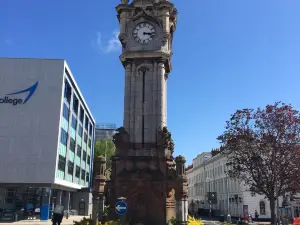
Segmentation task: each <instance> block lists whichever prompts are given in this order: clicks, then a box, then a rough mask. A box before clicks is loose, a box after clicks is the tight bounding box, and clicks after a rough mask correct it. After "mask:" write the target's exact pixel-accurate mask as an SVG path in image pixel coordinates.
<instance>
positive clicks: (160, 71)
mask: <svg viewBox="0 0 300 225" xmlns="http://www.w3.org/2000/svg"><path fill="white" fill-rule="evenodd" d="M164 84H165V65H164V63H163V62H160V63H159V64H158V68H157V118H156V123H157V128H158V129H162V128H163V127H164V126H165V125H166V124H165V109H166V105H165V102H164V91H165V90H164V87H165V85H164Z"/></svg>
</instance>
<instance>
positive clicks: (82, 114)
mask: <svg viewBox="0 0 300 225" xmlns="http://www.w3.org/2000/svg"><path fill="white" fill-rule="evenodd" d="M83 118H84V111H83V108H82V107H80V114H79V120H80V122H81V123H82V124H83Z"/></svg>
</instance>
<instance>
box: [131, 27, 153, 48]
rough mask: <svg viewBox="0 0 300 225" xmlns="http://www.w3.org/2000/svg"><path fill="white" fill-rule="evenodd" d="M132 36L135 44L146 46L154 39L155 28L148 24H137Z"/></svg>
mask: <svg viewBox="0 0 300 225" xmlns="http://www.w3.org/2000/svg"><path fill="white" fill-rule="evenodd" d="M132 35H133V38H134V40H135V41H136V42H138V43H140V44H148V43H149V42H150V41H152V40H153V38H154V37H155V27H154V26H153V25H152V24H150V23H148V22H143V23H139V24H138V25H136V26H135V27H134V29H133V34H132Z"/></svg>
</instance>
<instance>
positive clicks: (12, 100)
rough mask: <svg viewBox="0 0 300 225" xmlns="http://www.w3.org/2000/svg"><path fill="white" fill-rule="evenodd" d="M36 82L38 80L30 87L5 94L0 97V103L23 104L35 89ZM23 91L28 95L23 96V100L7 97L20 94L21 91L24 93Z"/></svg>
mask: <svg viewBox="0 0 300 225" xmlns="http://www.w3.org/2000/svg"><path fill="white" fill-rule="evenodd" d="M38 83H39V82H36V83H35V84H34V85H32V86H31V87H30V88H27V89H24V90H22V91H18V92H14V93H10V94H6V96H5V97H4V98H0V104H12V105H18V104H25V103H26V102H28V100H29V99H30V98H31V96H32V95H33V94H34V92H35V90H36V88H37V86H38ZM25 92H28V95H27V97H26V98H25V100H23V99H21V98H10V97H9V96H12V95H18V94H22V93H25Z"/></svg>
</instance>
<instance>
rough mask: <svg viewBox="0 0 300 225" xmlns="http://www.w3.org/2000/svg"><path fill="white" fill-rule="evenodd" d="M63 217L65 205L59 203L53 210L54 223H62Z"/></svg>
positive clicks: (54, 224)
mask: <svg viewBox="0 0 300 225" xmlns="http://www.w3.org/2000/svg"><path fill="white" fill-rule="evenodd" d="M63 217H64V207H63V206H61V205H57V206H56V207H55V209H54V210H53V216H52V225H56V224H58V225H60V224H61V222H62V219H63Z"/></svg>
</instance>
